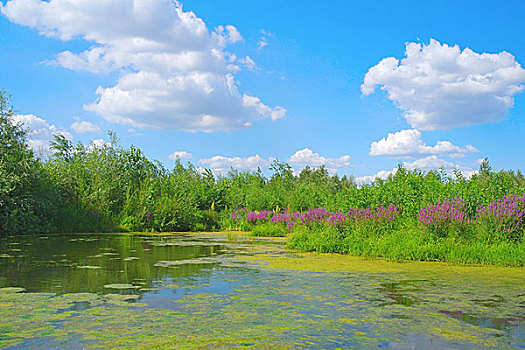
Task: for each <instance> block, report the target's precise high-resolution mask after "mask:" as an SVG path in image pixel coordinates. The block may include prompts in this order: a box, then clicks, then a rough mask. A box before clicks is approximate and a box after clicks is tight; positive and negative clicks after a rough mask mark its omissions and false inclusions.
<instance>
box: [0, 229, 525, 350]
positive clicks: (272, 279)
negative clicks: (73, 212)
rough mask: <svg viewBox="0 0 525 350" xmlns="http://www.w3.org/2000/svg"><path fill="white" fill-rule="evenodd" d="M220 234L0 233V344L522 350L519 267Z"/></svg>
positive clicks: (524, 318) (523, 280) (524, 299)
mask: <svg viewBox="0 0 525 350" xmlns="http://www.w3.org/2000/svg"><path fill="white" fill-rule="evenodd" d="M282 243H283V241H279V240H253V239H251V238H249V237H247V236H243V235H238V236H234V237H232V236H231V235H226V234H190V235H181V234H177V235H166V236H151V235H150V236H148V235H68V236H63V235H49V236H17V237H2V238H0V315H1V317H0V348H7V349H27V348H36V349H55V348H70V349H84V348H87V349H90V348H100V349H107V348H123V349H128V348H155V349H157V348H166V349H172V348H190V349H194V348H203V349H209V348H239V347H247V348H250V347H251V348H257V349H260V348H271V349H275V348H312V349H319V348H366V349H368V348H386V349H389V348H391V349H414V348H416V349H418V348H421V349H428V348H435V349H442V348H449V349H484V348H488V349H490V348H493V349H506V348H509V349H515V348H518V349H520V348H521V349H525V269H523V268H521V269H520V268H494V267H458V266H449V265H446V264H437V263H404V264H399V263H390V262H386V261H381V260H363V259H359V258H354V257H349V256H342V255H335V254H334V255H332V254H305V253H295V252H290V251H287V250H286V249H285V248H284V246H283V245H282Z"/></svg>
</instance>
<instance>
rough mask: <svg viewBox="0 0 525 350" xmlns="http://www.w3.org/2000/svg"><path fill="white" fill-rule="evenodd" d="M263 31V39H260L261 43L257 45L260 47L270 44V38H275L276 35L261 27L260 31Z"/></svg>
mask: <svg viewBox="0 0 525 350" xmlns="http://www.w3.org/2000/svg"><path fill="white" fill-rule="evenodd" d="M259 32H260V33H261V39H260V40H259V44H258V45H257V47H258V48H259V50H260V49H262V48H264V47H266V46H268V40H269V39H270V38H273V37H274V34H273V33H270V32H268V31H266V30H264V29H261V30H260V31H259Z"/></svg>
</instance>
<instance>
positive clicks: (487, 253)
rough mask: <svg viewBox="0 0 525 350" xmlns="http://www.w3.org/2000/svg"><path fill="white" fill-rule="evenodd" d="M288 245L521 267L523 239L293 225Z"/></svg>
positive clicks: (392, 257)
mask: <svg viewBox="0 0 525 350" xmlns="http://www.w3.org/2000/svg"><path fill="white" fill-rule="evenodd" d="M288 247H289V248H291V249H296V250H300V251H313V252H320V253H343V254H350V255H355V256H363V257H370V258H386V259H388V260H392V261H408V260H413V261H442V262H448V263H453V264H459V265H498V266H524V265H525V242H523V241H522V242H518V243H511V242H501V243H486V242H482V241H476V240H473V241H466V240H461V239H457V238H451V237H448V238H435V237H432V236H430V235H429V234H427V233H425V232H423V231H421V230H420V229H418V228H415V227H412V228H400V229H397V230H395V231H391V232H387V233H384V234H383V235H381V236H379V237H377V236H369V237H367V236H365V235H358V234H345V233H341V232H339V231H338V230H337V228H335V227H324V228H321V227H316V228H313V229H312V228H308V227H298V228H294V231H293V232H292V233H291V235H290V237H289V240H288Z"/></svg>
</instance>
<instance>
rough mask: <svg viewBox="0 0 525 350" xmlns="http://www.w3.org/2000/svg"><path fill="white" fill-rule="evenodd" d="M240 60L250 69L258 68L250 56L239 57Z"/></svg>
mask: <svg viewBox="0 0 525 350" xmlns="http://www.w3.org/2000/svg"><path fill="white" fill-rule="evenodd" d="M239 62H240V63H242V64H243V65H244V66H245V67H246V68H247V69H249V70H255V69H256V68H257V65H256V64H255V61H254V60H253V59H252V58H251V57H250V56H246V57H244V58H239Z"/></svg>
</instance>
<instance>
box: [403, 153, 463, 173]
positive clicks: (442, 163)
mask: <svg viewBox="0 0 525 350" xmlns="http://www.w3.org/2000/svg"><path fill="white" fill-rule="evenodd" d="M403 165H404V166H405V167H406V168H407V169H408V170H414V169H421V170H432V169H439V168H441V167H443V168H445V170H446V169H449V170H452V169H454V168H458V169H460V168H463V167H461V166H459V165H458V164H455V163H452V162H449V161H446V160H443V159H441V158H438V157H437V156H435V155H433V156H428V157H425V158H421V159H416V160H415V161H413V162H403Z"/></svg>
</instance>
